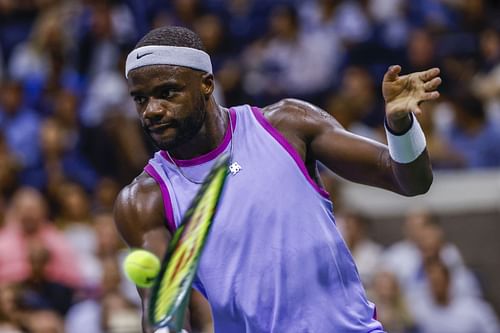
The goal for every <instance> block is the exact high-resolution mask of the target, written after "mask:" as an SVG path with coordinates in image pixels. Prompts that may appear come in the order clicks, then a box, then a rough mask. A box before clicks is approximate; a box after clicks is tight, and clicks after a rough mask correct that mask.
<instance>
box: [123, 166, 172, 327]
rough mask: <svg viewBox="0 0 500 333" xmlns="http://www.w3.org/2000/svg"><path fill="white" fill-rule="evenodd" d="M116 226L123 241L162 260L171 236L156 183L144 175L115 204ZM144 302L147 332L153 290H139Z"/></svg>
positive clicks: (144, 325) (125, 190)
mask: <svg viewBox="0 0 500 333" xmlns="http://www.w3.org/2000/svg"><path fill="white" fill-rule="evenodd" d="M114 215H115V223H116V226H117V229H118V232H119V233H120V235H121V236H122V238H123V240H124V241H125V242H126V243H127V245H128V246H129V247H131V248H143V249H145V250H148V251H151V252H152V253H154V254H156V255H157V256H158V257H159V258H162V257H163V255H164V253H165V251H166V250H167V246H168V243H169V241H170V239H171V235H170V233H169V231H168V230H167V228H166V227H165V217H164V212H163V199H162V196H161V192H160V189H159V188H158V185H157V184H156V182H155V181H154V180H153V179H151V178H150V177H149V176H148V175H146V174H141V175H140V176H139V177H137V178H136V179H135V180H134V181H133V182H132V183H131V184H130V185H128V186H127V187H125V188H124V189H123V190H122V191H121V192H120V194H119V195H118V198H117V200H116V202H115V210H114ZM137 290H138V292H139V295H140V296H141V300H142V310H143V331H144V332H152V330H151V328H150V327H148V324H147V322H148V321H147V313H148V311H147V306H148V303H149V290H148V289H145V288H137Z"/></svg>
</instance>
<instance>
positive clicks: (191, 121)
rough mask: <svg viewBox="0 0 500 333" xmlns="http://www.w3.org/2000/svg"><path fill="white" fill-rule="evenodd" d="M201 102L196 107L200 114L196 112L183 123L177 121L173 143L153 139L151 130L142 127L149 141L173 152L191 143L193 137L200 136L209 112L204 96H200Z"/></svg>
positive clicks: (158, 147) (157, 146)
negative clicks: (199, 133)
mask: <svg viewBox="0 0 500 333" xmlns="http://www.w3.org/2000/svg"><path fill="white" fill-rule="evenodd" d="M200 97H201V98H200V100H199V101H198V103H197V104H198V105H197V107H196V109H197V110H200V111H199V112H196V115H194V116H191V117H188V118H186V119H184V120H183V121H182V122H180V121H176V122H175V123H174V125H176V127H177V133H178V134H177V136H176V137H175V138H174V139H173V140H171V141H161V140H160V141H158V140H156V139H154V138H153V136H152V135H151V133H150V131H149V129H148V128H147V127H146V126H144V124H143V125H142V129H143V130H144V133H145V134H146V136H147V137H148V138H149V140H150V141H151V142H152V143H153V145H154V146H155V147H156V148H157V149H160V150H171V149H175V148H177V147H179V146H181V145H182V144H184V143H187V142H189V141H190V140H191V139H192V138H193V137H195V136H196V134H198V132H199V131H200V130H201V128H202V126H203V124H204V123H205V119H206V115H207V110H206V103H205V99H204V98H203V96H200Z"/></svg>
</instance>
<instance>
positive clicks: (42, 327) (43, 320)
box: [26, 309, 90, 333]
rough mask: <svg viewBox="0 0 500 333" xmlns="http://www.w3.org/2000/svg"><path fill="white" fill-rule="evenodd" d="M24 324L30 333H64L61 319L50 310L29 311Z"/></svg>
mask: <svg viewBox="0 0 500 333" xmlns="http://www.w3.org/2000/svg"><path fill="white" fill-rule="evenodd" d="M26 322H27V329H28V332H30V333H64V322H63V319H62V318H61V316H59V315H58V314H57V313H56V312H54V311H51V310H47V309H40V310H34V311H31V312H29V313H28V314H27V320H26ZM89 332H90V331H89Z"/></svg>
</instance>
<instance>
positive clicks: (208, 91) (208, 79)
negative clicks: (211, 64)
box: [201, 73, 215, 99]
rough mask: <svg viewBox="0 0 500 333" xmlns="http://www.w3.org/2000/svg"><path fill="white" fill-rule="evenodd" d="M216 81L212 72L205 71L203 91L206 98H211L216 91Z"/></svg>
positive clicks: (202, 84)
mask: <svg viewBox="0 0 500 333" xmlns="http://www.w3.org/2000/svg"><path fill="white" fill-rule="evenodd" d="M214 88H215V83H214V76H213V74H210V73H205V74H203V75H202V76H201V93H202V94H203V95H204V96H205V98H206V99H208V98H210V96H211V95H212V93H213V92H214Z"/></svg>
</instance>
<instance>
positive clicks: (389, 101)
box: [382, 65, 441, 121]
mask: <svg viewBox="0 0 500 333" xmlns="http://www.w3.org/2000/svg"><path fill="white" fill-rule="evenodd" d="M439 72H440V71H439V68H432V69H429V70H426V71H423V72H415V73H410V74H407V75H401V76H400V75H399V74H400V73H401V66H399V65H395V66H391V67H389V69H388V70H387V72H386V73H385V75H384V80H383V82H382V93H383V95H384V99H385V104H386V107H385V110H386V117H387V119H388V120H389V121H398V120H400V119H403V118H407V117H408V114H409V113H410V112H413V113H415V114H419V113H421V112H422V110H421V109H420V107H419V105H420V103H422V102H425V101H429V100H433V99H436V98H438V97H439V92H438V91H437V90H436V89H437V87H438V86H439V85H440V84H441V78H440V77H439V76H438V75H439Z"/></svg>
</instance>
